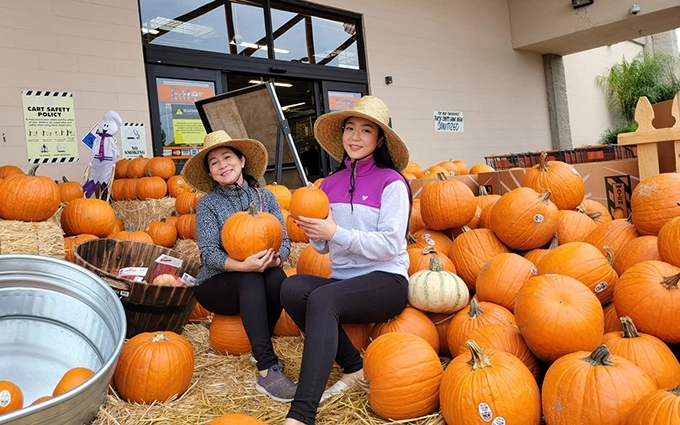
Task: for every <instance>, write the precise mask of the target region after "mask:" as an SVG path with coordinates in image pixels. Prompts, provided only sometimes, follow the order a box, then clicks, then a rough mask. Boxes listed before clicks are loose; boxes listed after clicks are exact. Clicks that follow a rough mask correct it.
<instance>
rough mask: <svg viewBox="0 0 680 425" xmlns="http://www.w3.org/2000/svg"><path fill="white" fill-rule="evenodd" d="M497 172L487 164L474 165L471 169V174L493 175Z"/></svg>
mask: <svg viewBox="0 0 680 425" xmlns="http://www.w3.org/2000/svg"><path fill="white" fill-rule="evenodd" d="M494 171H496V170H495V169H494V168H493V167H492V166H490V165H486V164H474V165H472V167H470V170H469V174H479V173H493V172H494Z"/></svg>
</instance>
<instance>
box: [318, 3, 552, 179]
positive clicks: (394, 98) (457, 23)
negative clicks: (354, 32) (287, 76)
mask: <svg viewBox="0 0 680 425" xmlns="http://www.w3.org/2000/svg"><path fill="white" fill-rule="evenodd" d="M318 3H322V4H325V5H330V6H334V7H337V8H342V9H346V10H351V11H355V12H358V13H361V14H363V16H364V25H365V28H366V45H367V49H368V54H367V56H368V58H367V59H368V71H369V78H370V91H371V93H372V94H374V95H376V96H378V97H380V98H382V99H383V100H385V101H386V102H387V104H388V106H389V107H390V112H391V113H392V122H393V126H394V128H395V129H396V130H397V131H398V132H399V134H400V135H401V136H402V137H403V138H404V139H405V141H406V143H407V144H408V146H409V149H410V151H411V157H412V159H413V160H415V161H417V162H418V163H420V164H421V165H422V166H428V165H432V164H436V163H438V162H440V161H443V160H445V159H450V158H459V159H462V160H463V161H465V162H466V163H468V165H471V164H474V163H478V162H484V157H485V156H489V155H495V154H504V153H507V152H525V151H532V150H539V149H548V148H550V128H549V119H548V108H547V100H546V90H545V80H544V76H543V62H542V58H541V56H540V55H539V54H534V53H526V52H518V51H515V50H513V49H512V40H511V39H510V21H509V16H508V8H507V4H505V2H499V1H497V0H479V1H476V2H455V3H452V2H450V1H446V0H428V1H427V6H428V7H423V3H420V2H410V1H400V2H396V1H390V2H389V5H390V7H385V4H386V2H377V1H371V2H367V1H364V0H324V1H320V2H318ZM480 10H483V11H484V13H479V11H480ZM386 75H391V76H392V77H393V79H394V84H392V85H385V82H384V77H385V76H386ZM435 110H441V111H461V112H463V114H464V117H465V122H464V125H465V131H464V132H461V133H441V132H435V131H434V123H433V111H435Z"/></svg>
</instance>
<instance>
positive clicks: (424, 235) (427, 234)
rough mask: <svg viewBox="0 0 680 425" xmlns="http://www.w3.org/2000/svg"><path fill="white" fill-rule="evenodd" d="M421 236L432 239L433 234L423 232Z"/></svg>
mask: <svg viewBox="0 0 680 425" xmlns="http://www.w3.org/2000/svg"><path fill="white" fill-rule="evenodd" d="M420 237H421V238H423V239H430V238H431V237H432V235H431V234H429V233H423V234H422V235H420Z"/></svg>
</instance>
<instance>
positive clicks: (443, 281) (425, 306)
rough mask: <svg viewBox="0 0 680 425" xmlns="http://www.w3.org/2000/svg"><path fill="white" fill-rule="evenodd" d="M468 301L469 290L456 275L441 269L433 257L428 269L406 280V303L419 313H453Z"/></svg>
mask: <svg viewBox="0 0 680 425" xmlns="http://www.w3.org/2000/svg"><path fill="white" fill-rule="evenodd" d="M468 301H470V290H469V289H468V287H467V285H466V284H465V282H464V281H463V279H461V278H460V277H458V275H457V274H455V273H452V272H449V271H446V270H444V269H443V266H442V262H441V259H439V257H438V256H436V255H433V256H432V258H430V268H429V269H428V270H420V271H417V272H415V273H414V274H412V275H411V277H410V278H409V280H408V302H409V304H410V305H411V306H413V307H415V308H417V309H418V310H421V311H426V312H430V313H455V312H457V311H459V310H461V309H463V307H465V306H466V305H467V304H468Z"/></svg>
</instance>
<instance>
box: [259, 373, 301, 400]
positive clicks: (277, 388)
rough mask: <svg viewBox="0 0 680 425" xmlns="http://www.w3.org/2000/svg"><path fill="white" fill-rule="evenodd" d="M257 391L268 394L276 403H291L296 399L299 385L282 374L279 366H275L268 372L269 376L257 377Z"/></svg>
mask: <svg viewBox="0 0 680 425" xmlns="http://www.w3.org/2000/svg"><path fill="white" fill-rule="evenodd" d="M255 389H256V390H257V392H258V393H261V394H267V395H268V396H269V397H270V398H271V399H272V400H274V401H278V402H279V403H289V402H291V401H293V398H295V391H296V390H297V385H295V384H294V383H293V381H291V380H290V379H288V378H286V376H285V375H284V374H283V373H281V369H279V366H278V365H274V366H272V367H270V368H269V369H268V370H267V376H261V375H259V374H258V375H257V384H256V385H255Z"/></svg>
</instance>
